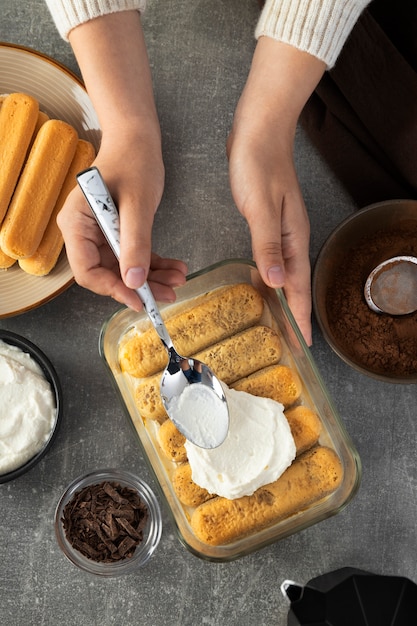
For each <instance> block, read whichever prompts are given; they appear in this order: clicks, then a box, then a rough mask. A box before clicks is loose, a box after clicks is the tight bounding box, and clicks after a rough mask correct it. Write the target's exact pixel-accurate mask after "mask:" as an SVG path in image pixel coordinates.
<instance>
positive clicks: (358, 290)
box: [313, 200, 417, 384]
mask: <svg viewBox="0 0 417 626" xmlns="http://www.w3.org/2000/svg"><path fill="white" fill-rule="evenodd" d="M402 254H408V255H410V256H417V201H414V200H390V201H386V202H381V203H378V204H373V205H370V206H368V207H366V208H364V209H361V210H359V211H357V212H355V213H353V214H352V215H350V216H349V217H348V218H347V219H345V220H344V221H343V222H342V223H341V224H340V225H339V226H338V227H337V228H336V229H335V230H334V231H333V232H332V233H331V235H330V236H329V237H328V239H327V241H326V242H325V243H324V245H323V247H322V249H321V251H320V253H319V255H318V257H317V261H316V264H315V267H314V271H313V308H314V313H315V316H316V319H317V322H318V324H319V326H320V329H321V331H322V333H323V335H324V337H325V339H326V341H327V342H328V343H329V345H330V346H331V348H332V349H333V350H334V351H335V352H336V354H338V355H339V357H340V358H341V359H343V361H345V362H346V363H347V364H348V365H350V366H351V367H353V368H354V369H356V370H357V371H359V372H361V373H363V374H366V375H368V376H371V377H373V378H376V379H379V380H382V381H385V382H390V383H405V384H411V383H416V382H417V312H414V313H410V314H408V315H402V316H394V315H388V314H386V313H376V312H374V311H372V310H371V309H370V308H369V307H368V305H367V303H366V300H365V296H364V285H365V282H366V279H367V277H368V275H369V273H370V271H371V270H372V269H373V268H374V267H376V266H377V265H378V264H379V263H380V262H382V261H383V260H386V259H388V258H391V257H394V256H400V255H402Z"/></svg>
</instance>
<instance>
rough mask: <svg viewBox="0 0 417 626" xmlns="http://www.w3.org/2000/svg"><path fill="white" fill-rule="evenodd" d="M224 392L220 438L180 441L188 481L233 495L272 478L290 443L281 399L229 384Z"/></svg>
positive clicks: (291, 449) (291, 451) (289, 454)
mask: <svg viewBox="0 0 417 626" xmlns="http://www.w3.org/2000/svg"><path fill="white" fill-rule="evenodd" d="M225 395H226V399H227V405H228V408H229V420H230V421H229V432H228V434H227V437H226V439H225V441H224V442H223V443H222V444H221V445H220V446H219V447H217V448H213V449H204V448H199V447H198V446H195V445H194V444H192V443H190V442H189V441H186V443H185V448H186V451H187V456H188V460H189V462H190V466H191V472H192V479H193V481H194V482H195V483H196V484H197V485H199V486H200V487H203V488H205V489H207V491H208V492H209V493H212V494H217V495H218V496H223V497H225V498H228V499H229V500H233V499H235V498H240V497H242V496H250V495H252V494H253V493H254V492H255V491H256V490H257V489H259V487H262V486H263V485H266V484H268V483H271V482H273V481H275V480H277V479H278V478H279V477H280V476H281V474H282V473H283V472H284V471H285V470H286V469H287V467H289V465H291V463H292V461H293V460H294V458H295V454H296V448H295V443H294V438H293V436H292V433H291V429H290V427H289V425H288V422H287V419H286V417H285V415H284V407H283V406H282V405H281V404H279V403H278V402H275V401H274V400H271V399H269V398H260V397H257V396H252V395H251V394H248V393H246V392H244V391H236V390H234V389H227V388H226V389H225Z"/></svg>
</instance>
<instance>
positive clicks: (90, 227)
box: [57, 187, 187, 311]
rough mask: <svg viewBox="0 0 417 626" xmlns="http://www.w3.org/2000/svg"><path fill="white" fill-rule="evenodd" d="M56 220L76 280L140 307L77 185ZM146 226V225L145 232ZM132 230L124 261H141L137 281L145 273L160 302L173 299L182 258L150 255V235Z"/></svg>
mask: <svg viewBox="0 0 417 626" xmlns="http://www.w3.org/2000/svg"><path fill="white" fill-rule="evenodd" d="M136 213H139V212H138V211H136ZM135 217H137V216H135ZM129 219H132V215H131V217H130V218H129V217H127V219H126V220H125V222H126V223H125V230H126V224H127V230H128V231H129V224H130V222H129ZM57 221H58V225H59V227H60V229H61V231H62V233H63V236H64V240H65V244H66V251H67V257H68V261H69V264H70V266H71V268H72V271H73V273H74V278H75V280H76V282H77V283H78V284H79V285H80V286H82V287H85V288H86V289H89V290H91V291H93V292H95V293H97V294H99V295H104V296H110V297H112V298H113V299H114V300H116V301H117V302H119V303H121V304H125V305H126V306H128V307H130V308H132V309H133V310H135V311H140V310H141V309H142V303H141V301H140V298H139V296H138V295H137V294H136V293H135V291H134V290H132V288H130V287H129V286H128V285H126V284H125V283H124V282H123V280H122V279H121V273H120V265H119V261H118V260H117V259H116V257H115V256H114V254H113V252H112V251H111V250H110V248H109V246H108V244H107V242H106V241H105V239H104V236H103V234H102V232H101V230H100V228H99V227H98V225H97V223H96V221H95V219H94V217H93V216H92V213H91V211H90V208H89V207H88V204H87V202H86V201H85V199H84V196H83V195H82V193H81V190H79V189H78V187H77V188H75V189H74V190H73V192H71V194H70V195H69V197H68V199H67V202H66V203H65V205H64V207H63V209H62V211H61V212H60V214H59V216H58V220H57ZM133 221H134V222H135V221H136V220H135V219H134V220H133ZM149 228H150V227H149V226H148V231H149ZM132 232H133V235H132V237H131V241H130V243H129V238H127V241H128V244H127V247H128V250H127V254H126V258H127V261H126V263H127V264H129V263H131V264H132V265H133V267H136V266H137V265H138V264H141V263H142V264H143V266H144V272H143V275H142V276H141V277H139V282H140V284H143V282H144V280H145V279H146V278H147V277H148V272H149V281H150V283H151V288H152V291H153V292H154V295H155V297H156V298H157V299H158V300H160V301H162V302H172V301H174V300H175V291H174V289H175V287H177V286H179V285H182V284H184V282H185V277H186V272H187V267H186V265H185V264H184V263H183V262H182V261H177V260H174V259H163V258H161V257H159V256H157V255H153V254H151V252H150V235H148V236H147V235H146V233H145V235H142V234H141V237H140V236H138V235H137V234H136V231H133V229H132ZM138 239H139V243H137V241H138ZM147 240H149V244H148V243H147ZM132 242H133V243H132ZM122 245H123V244H122ZM129 246H130V249H129ZM131 248H133V250H132V249H131ZM132 259H133V261H132ZM145 272H146V274H145ZM142 278H143V280H142Z"/></svg>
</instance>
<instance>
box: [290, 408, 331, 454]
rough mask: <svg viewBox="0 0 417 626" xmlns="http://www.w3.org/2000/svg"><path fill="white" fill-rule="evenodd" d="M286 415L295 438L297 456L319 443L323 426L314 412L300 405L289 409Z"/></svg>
mask: <svg viewBox="0 0 417 626" xmlns="http://www.w3.org/2000/svg"><path fill="white" fill-rule="evenodd" d="M284 415H285V417H286V418H287V422H288V424H289V426H290V429H291V434H292V436H293V438H294V442H295V447H296V449H297V455H300V454H302V453H303V452H305V451H306V450H309V449H310V448H312V447H313V446H314V445H315V444H316V443H317V442H318V440H319V437H320V434H321V431H322V424H321V421H320V418H319V417H318V415H317V414H316V413H315V412H314V411H312V410H311V409H309V408H308V407H306V406H303V405H301V404H300V405H298V406H294V407H292V408H291V409H287V410H286V411H285V412H284Z"/></svg>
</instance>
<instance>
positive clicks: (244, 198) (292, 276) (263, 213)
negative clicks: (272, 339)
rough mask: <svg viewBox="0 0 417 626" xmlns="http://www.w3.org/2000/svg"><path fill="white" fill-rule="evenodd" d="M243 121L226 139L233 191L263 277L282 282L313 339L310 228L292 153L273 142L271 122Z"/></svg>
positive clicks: (304, 329)
mask: <svg viewBox="0 0 417 626" xmlns="http://www.w3.org/2000/svg"><path fill="white" fill-rule="evenodd" d="M243 126H244V124H242V125H241V124H240V123H236V124H235V126H234V130H233V131H232V133H231V135H230V136H229V140H228V154H229V172H230V184H231V189H232V193H233V197H234V200H235V202H236V206H237V207H238V209H239V211H240V212H241V213H242V215H243V216H244V217H245V218H246V220H247V222H248V225H249V229H250V233H251V239H252V251H253V258H254V260H255V262H256V265H257V267H258V269H259V272H260V274H261V277H262V279H263V281H264V282H265V283H266V284H267V285H269V286H270V287H274V288H277V287H283V289H284V293H285V296H286V298H287V301H288V304H289V306H290V308H291V311H292V313H293V315H294V317H295V319H296V321H297V323H298V326H299V327H300V330H301V332H302V334H303V336H304V338H305V340H306V342H307V344H311V282H310V261H309V235H310V228H309V220H308V216H307V212H306V209H305V205H304V201H303V198H302V195H301V192H300V189H299V185H298V181H297V177H296V173H295V169H294V165H293V161H292V157H291V154H288V152H287V151H286V150H285V149H283V148H281V147H280V146H278V145H277V143H278V142H276V141H275V138H274V136H273V135H271V129H270V128H269V127H267V128H265V129H263V132H260V129H259V128H258V131H257V132H255V129H253V132H251V131H250V130H249V129H245V128H244V127H243Z"/></svg>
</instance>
